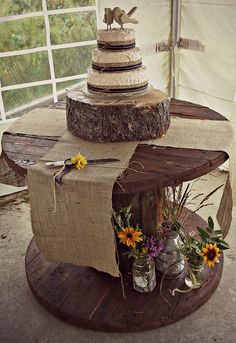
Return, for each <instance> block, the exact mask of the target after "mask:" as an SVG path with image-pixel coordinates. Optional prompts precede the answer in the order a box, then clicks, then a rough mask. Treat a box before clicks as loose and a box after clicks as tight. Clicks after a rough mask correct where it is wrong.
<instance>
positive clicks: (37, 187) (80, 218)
mask: <svg viewBox="0 0 236 343" xmlns="http://www.w3.org/2000/svg"><path fill="white" fill-rule="evenodd" d="M45 111H46V110H44V113H43V114H42V116H41V120H42V121H41V124H42V125H41V128H40V123H38V125H39V126H38V127H37V129H36V128H34V134H37V132H38V134H40V135H42V132H43V135H45V136H48V135H49V134H48V131H47V126H46V127H45V116H47V121H46V122H47V125H48V126H51V124H52V126H53V125H54V129H55V130H53V135H54V134H55V132H57V129H56V125H57V124H56V123H55V122H54V123H49V122H50V118H52V117H51V115H49V113H48V115H47V114H46V112H45ZM48 111H50V113H51V111H52V110H48ZM57 116H58V118H57V123H60V125H59V128H58V132H59V131H60V130H62V127H61V126H62V125H61V123H63V121H65V119H64V117H65V112H64V111H58V114H57ZM59 116H60V119H59ZM64 128H65V126H64ZM14 130H15V129H14ZM18 130H19V127H18ZM50 130H51V129H50ZM62 131H63V130H62ZM50 133H51V132H50ZM138 143H139V142H127V143H106V144H101V143H91V142H88V141H84V140H81V139H79V138H75V137H73V136H71V135H70V134H69V133H68V132H67V131H65V132H64V134H63V135H62V138H61V139H60V141H59V142H58V143H57V144H56V145H55V146H54V148H53V149H52V150H51V151H50V152H49V154H48V155H47V156H45V157H44V158H43V159H42V160H41V161H40V162H39V163H38V164H37V165H36V166H34V167H32V168H31V169H30V171H29V173H28V186H29V191H30V198H31V211H32V228H33V232H34V234H35V236H36V241H37V244H38V246H39V248H40V250H41V251H42V253H43V254H44V255H45V257H46V258H47V259H48V260H50V261H61V262H70V263H76V264H79V265H86V266H91V267H94V268H96V269H98V270H100V271H105V272H108V273H110V274H111V275H113V276H118V275H119V271H118V268H117V262H116V247H115V241H114V232H113V228H112V225H111V209H112V202H111V196H112V188H113V184H114V182H115V180H116V178H117V177H118V176H119V175H120V173H121V172H122V170H124V168H126V166H127V165H128V161H129V159H130V157H131V156H132V154H133V152H134V150H135V148H136V146H137V144H138ZM145 143H148V144H156V145H160V146H172V147H185V148H198V149H209V150H223V151H226V152H227V153H228V154H229V155H230V173H229V174H230V182H228V183H227V187H225V191H224V193H223V197H222V200H221V206H220V208H219V211H218V216H217V217H218V220H219V224H220V225H221V227H222V228H223V230H224V231H226V230H227V229H228V227H229V225H230V215H231V207H232V192H231V186H230V185H232V186H233V188H234V189H235V184H236V183H235V178H236V176H235V174H234V173H233V168H234V164H235V158H234V153H235V150H234V149H233V148H234V144H235V139H234V131H233V129H232V126H231V124H230V122H227V121H225V122H222V121H221V122H220V125H219V122H217V121H209V120H193V119H189V120H188V119H180V118H172V122H171V127H170V129H169V131H168V132H167V134H166V136H165V137H164V138H161V139H158V140H154V141H148V142H145ZM78 151H82V153H84V154H85V155H86V157H87V158H104V157H114V158H118V159H120V162H118V163H115V164H110V165H106V166H96V167H94V166H93V167H92V166H88V167H86V168H85V169H83V170H80V171H76V170H73V171H71V172H70V173H68V174H67V175H66V176H65V177H64V185H63V186H62V187H59V186H57V187H56V190H55V192H54V186H53V185H54V183H53V172H54V171H52V170H49V169H47V168H45V166H44V163H45V161H48V160H63V159H65V158H68V157H70V156H72V155H73V154H75V153H77V152H78ZM54 195H56V201H55V197H54ZM234 195H235V192H234ZM55 205H56V213H54V212H55ZM225 208H227V215H225V212H226V211H225Z"/></svg>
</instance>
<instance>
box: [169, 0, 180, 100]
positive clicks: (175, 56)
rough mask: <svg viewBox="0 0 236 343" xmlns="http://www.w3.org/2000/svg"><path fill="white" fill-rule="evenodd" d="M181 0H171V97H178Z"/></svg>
mask: <svg viewBox="0 0 236 343" xmlns="http://www.w3.org/2000/svg"><path fill="white" fill-rule="evenodd" d="M181 2H182V1H181V0H172V1H171V37H170V38H171V49H170V87H169V88H170V97H171V98H178V78H179V58H180V56H179V48H178V42H179V38H180V22H181Z"/></svg>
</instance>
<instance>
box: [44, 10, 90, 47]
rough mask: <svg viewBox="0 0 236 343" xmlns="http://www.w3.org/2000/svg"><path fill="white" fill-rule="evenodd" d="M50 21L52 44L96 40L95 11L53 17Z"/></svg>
mask: <svg viewBox="0 0 236 343" xmlns="http://www.w3.org/2000/svg"><path fill="white" fill-rule="evenodd" d="M49 20H50V30H51V43H52V44H63V43H71V42H80V41H86V40H93V39H96V12H95V11H88V12H80V13H73V14H61V15H53V16H50V17H49Z"/></svg>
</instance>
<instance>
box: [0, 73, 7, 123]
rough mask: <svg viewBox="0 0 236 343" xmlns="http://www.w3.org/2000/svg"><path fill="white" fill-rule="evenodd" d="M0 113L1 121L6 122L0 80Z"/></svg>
mask: <svg viewBox="0 0 236 343" xmlns="http://www.w3.org/2000/svg"><path fill="white" fill-rule="evenodd" d="M0 112H1V118H2V120H6V115H5V109H4V104H3V99H2V88H1V80H0Z"/></svg>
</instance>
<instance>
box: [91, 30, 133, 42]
mask: <svg viewBox="0 0 236 343" xmlns="http://www.w3.org/2000/svg"><path fill="white" fill-rule="evenodd" d="M97 40H98V41H99V42H105V43H109V42H115V43H121V42H127V41H132V40H135V33H134V29H128V28H126V29H118V28H114V29H111V30H98V31H97Z"/></svg>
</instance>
